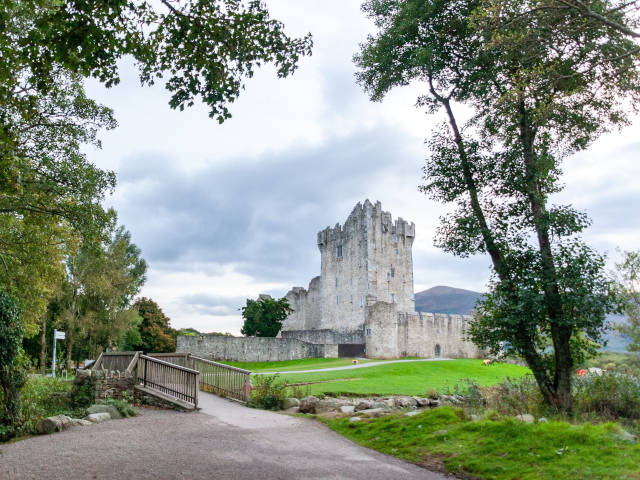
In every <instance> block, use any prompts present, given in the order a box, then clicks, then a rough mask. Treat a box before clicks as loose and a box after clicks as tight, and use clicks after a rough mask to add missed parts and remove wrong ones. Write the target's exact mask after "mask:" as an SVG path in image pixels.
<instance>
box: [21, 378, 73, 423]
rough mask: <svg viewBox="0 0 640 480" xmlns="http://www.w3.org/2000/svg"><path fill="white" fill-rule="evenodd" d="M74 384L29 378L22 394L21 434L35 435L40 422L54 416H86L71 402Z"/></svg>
mask: <svg viewBox="0 0 640 480" xmlns="http://www.w3.org/2000/svg"><path fill="white" fill-rule="evenodd" d="M71 392H72V384H71V382H70V381H68V380H63V379H61V378H51V377H40V376H38V377H29V379H28V380H27V382H26V384H25V385H24V387H23V389H22V392H21V394H22V395H21V399H22V415H21V417H20V420H21V421H20V428H19V432H18V433H19V434H22V435H27V434H30V433H35V431H36V425H37V424H38V422H39V421H40V420H42V419H43V418H46V417H50V416H53V415H70V416H81V417H82V416H84V411H83V409H82V408H78V407H79V406H78V405H73V404H72V402H70V400H69V398H70V397H69V394H70V393H71Z"/></svg>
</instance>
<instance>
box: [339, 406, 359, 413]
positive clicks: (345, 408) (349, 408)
mask: <svg viewBox="0 0 640 480" xmlns="http://www.w3.org/2000/svg"><path fill="white" fill-rule="evenodd" d="M355 411H356V407H354V406H353V405H342V406H341V407H340V412H342V413H347V414H351V413H354V412H355Z"/></svg>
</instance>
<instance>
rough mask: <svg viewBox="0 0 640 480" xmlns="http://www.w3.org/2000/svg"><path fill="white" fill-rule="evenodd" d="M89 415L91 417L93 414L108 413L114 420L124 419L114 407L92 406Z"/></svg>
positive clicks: (88, 409) (88, 410)
mask: <svg viewBox="0 0 640 480" xmlns="http://www.w3.org/2000/svg"><path fill="white" fill-rule="evenodd" d="M87 413H88V414H89V415H91V414H92V413H108V414H109V416H110V417H111V418H113V419H117V418H122V415H120V411H119V410H118V409H117V408H116V407H114V406H113V405H91V406H90V407H89V408H87Z"/></svg>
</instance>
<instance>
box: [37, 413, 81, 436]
mask: <svg viewBox="0 0 640 480" xmlns="http://www.w3.org/2000/svg"><path fill="white" fill-rule="evenodd" d="M71 426H73V420H71V418H70V417H67V416H66V415H54V416H53V417H47V418H43V419H42V420H40V421H39V422H38V424H37V425H36V430H37V431H38V433H53V432H61V431H62V430H65V429H67V428H69V427H71Z"/></svg>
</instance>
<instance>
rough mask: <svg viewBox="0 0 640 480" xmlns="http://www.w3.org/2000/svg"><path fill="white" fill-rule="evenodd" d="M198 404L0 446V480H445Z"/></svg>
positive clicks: (285, 419) (224, 405)
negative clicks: (191, 409) (196, 409)
mask: <svg viewBox="0 0 640 480" xmlns="http://www.w3.org/2000/svg"><path fill="white" fill-rule="evenodd" d="M201 406H202V410H201V411H200V412H198V413H177V412H172V411H164V410H148V409H143V410H142V414H141V415H140V416H138V417H135V418H128V419H124V420H112V421H109V422H105V423H101V424H98V425H95V426H92V427H75V428H72V429H70V430H67V431H65V432H61V433H56V434H53V435H45V436H37V437H32V438H29V439H26V440H22V441H20V442H15V443H12V444H9V445H2V446H0V479H3V480H4V479H11V480H17V479H20V480H22V479H52V480H58V479H61V480H80V479H97V480H101V479H129V478H135V479H136V480H147V479H149V480H152V479H153V480H163V479H174V478H184V479H188V480H200V479H203V480H204V479H207V480H210V479H215V480H226V479H229V480H242V479H252V480H256V479H258V480H275V479H278V480H288V479H317V480H320V479H328V480H333V479H335V480H338V479H339V480H351V479H354V480H359V479H362V480H389V479H394V480H401V479H424V480H444V479H445V478H447V477H445V476H443V475H441V474H439V473H433V472H429V471H427V470H424V469H422V468H420V467H417V466H415V465H412V464H409V463H406V462H403V461H401V460H398V459H395V458H392V457H388V456H386V455H382V454H380V453H377V452H374V451H372V450H368V449H365V448H362V447H360V446H357V445H355V444H353V443H351V442H349V441H348V440H346V439H345V438H343V437H341V436H339V435H337V434H335V433H333V432H331V431H330V430H329V429H327V428H326V427H325V426H324V425H322V424H320V423H318V422H314V421H312V420H308V419H304V418H297V417H289V416H286V415H281V414H277V413H273V412H265V411H262V410H253V409H248V408H245V407H243V406H241V405H238V404H236V403H233V402H231V401H228V400H224V399H221V398H218V397H215V396H213V395H210V394H206V393H203V394H201Z"/></svg>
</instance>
